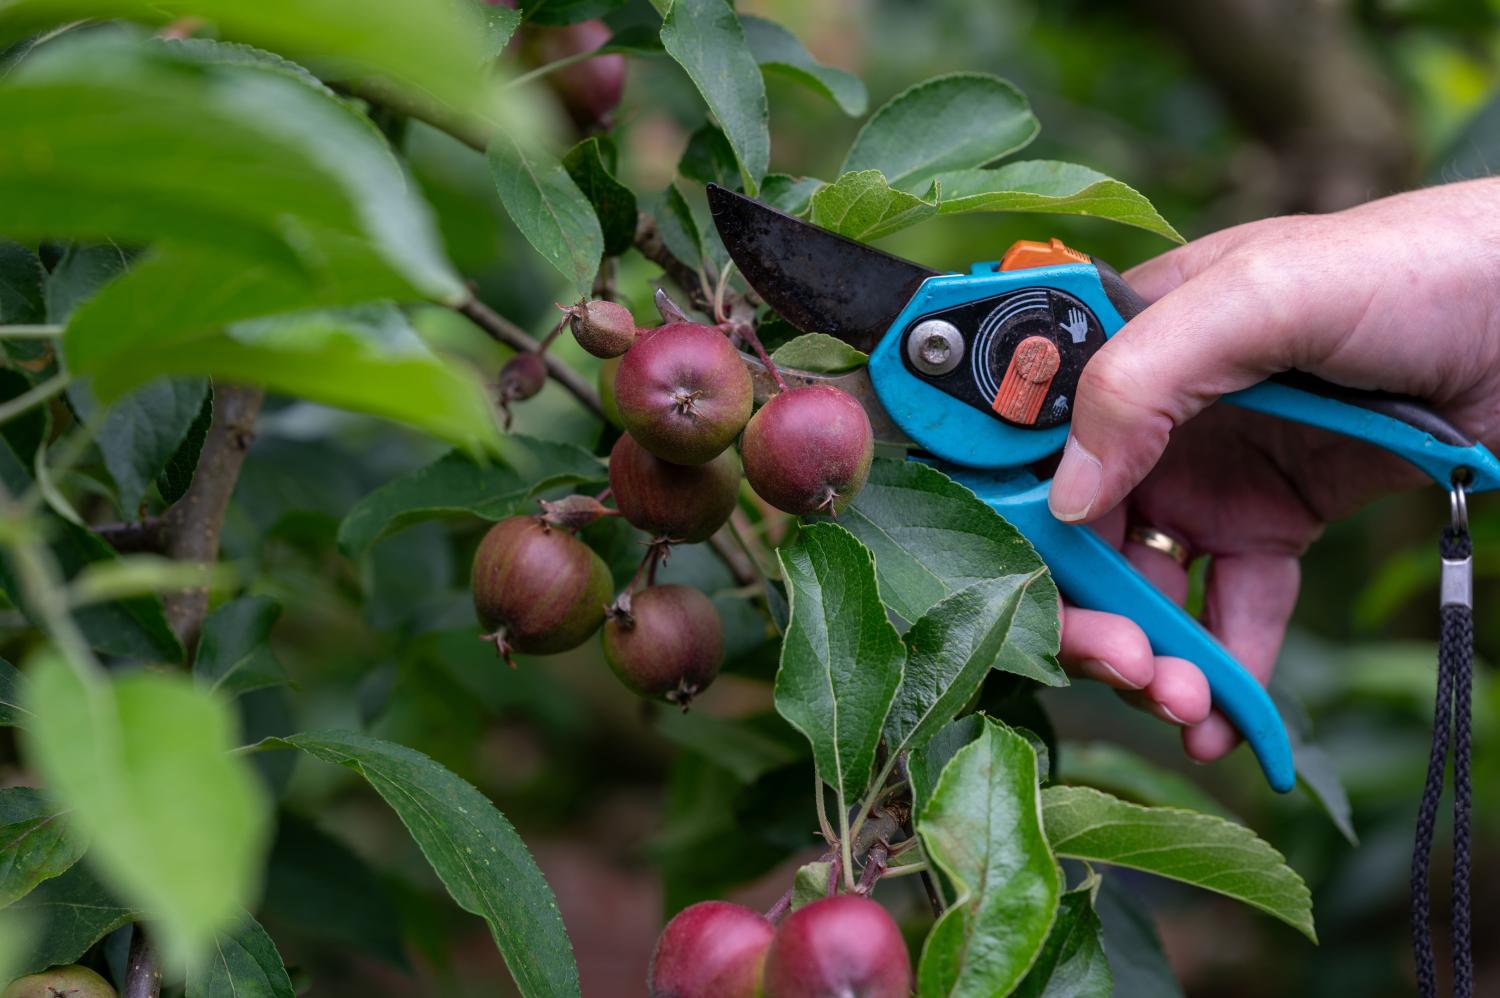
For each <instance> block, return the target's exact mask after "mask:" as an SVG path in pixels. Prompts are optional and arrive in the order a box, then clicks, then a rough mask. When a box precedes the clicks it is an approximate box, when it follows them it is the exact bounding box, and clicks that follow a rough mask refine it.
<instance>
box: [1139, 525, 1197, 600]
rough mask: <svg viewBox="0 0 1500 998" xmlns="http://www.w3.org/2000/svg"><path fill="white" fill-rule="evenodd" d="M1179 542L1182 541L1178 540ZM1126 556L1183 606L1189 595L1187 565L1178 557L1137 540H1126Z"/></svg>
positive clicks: (1168, 596)
mask: <svg viewBox="0 0 1500 998" xmlns="http://www.w3.org/2000/svg"><path fill="white" fill-rule="evenodd" d="M1178 543H1179V544H1180V543H1182V542H1181V541H1178ZM1124 551H1125V557H1126V558H1128V559H1129V560H1130V563H1131V564H1132V565H1134V566H1135V568H1136V571H1138V572H1140V573H1141V574H1142V575H1143V576H1145V577H1146V581H1147V582H1150V583H1151V584H1152V585H1153V586H1155V587H1156V588H1157V589H1160V590H1161V591H1162V593H1163V594H1165V595H1166V596H1167V598H1168V599H1170V600H1172V602H1174V603H1176V604H1177V605H1178V606H1182V605H1183V604H1184V603H1186V602H1187V597H1188V572H1187V567H1186V566H1184V565H1183V564H1182V563H1181V562H1179V561H1178V560H1177V559H1176V558H1173V557H1172V556H1171V555H1169V554H1166V553H1164V552H1161V551H1158V550H1156V549H1155V548H1149V547H1147V546H1146V545H1144V544H1141V543H1138V542H1136V541H1129V540H1128V541H1126V542H1125V548H1124Z"/></svg>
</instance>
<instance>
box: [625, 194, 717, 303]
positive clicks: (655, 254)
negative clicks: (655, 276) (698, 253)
mask: <svg viewBox="0 0 1500 998" xmlns="http://www.w3.org/2000/svg"><path fill="white" fill-rule="evenodd" d="M635 248H636V249H638V250H640V252H641V256H644V257H645V258H646V259H647V260H650V261H651V262H652V263H654V264H656V265H657V266H658V267H660V268H661V269H662V271H663V272H664V273H665V274H666V275H667V278H668V279H669V280H670V281H671V282H672V283H673V284H675V285H677V287H678V288H680V289H681V290H682V293H683V294H685V295H687V296H688V299H689V300H690V301H691V302H692V305H693V307H694V308H696V309H697V310H698V311H700V312H703V313H706V314H709V315H712V314H713V302H711V301H709V298H708V289H707V288H705V287H704V286H703V282H702V281H701V280H700V279H699V277H698V271H697V270H696V269H695V268H693V267H690V266H689V265H688V264H686V263H684V262H683V261H681V260H679V259H677V257H675V256H673V255H672V251H671V250H669V249H667V244H666V243H664V242H662V238H661V232H660V231H659V230H658V229H657V227H656V220H655V219H653V218H652V217H651V216H650V215H648V214H646V213H645V212H644V211H643V212H641V213H640V215H639V216H638V217H637V218H636V223H635Z"/></svg>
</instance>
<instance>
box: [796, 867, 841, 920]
mask: <svg viewBox="0 0 1500 998" xmlns="http://www.w3.org/2000/svg"><path fill="white" fill-rule="evenodd" d="M832 871H833V864H832V863H831V862H829V861H828V860H819V861H817V862H813V863H805V864H803V865H802V866H799V867H798V868H797V873H796V875H795V876H794V877H793V878H792V910H793V911H796V910H797V909H798V908H801V907H802V906H804V905H809V904H812V903H813V902H814V901H818V900H821V899H822V898H825V897H827V896H828V876H829V874H830V873H832Z"/></svg>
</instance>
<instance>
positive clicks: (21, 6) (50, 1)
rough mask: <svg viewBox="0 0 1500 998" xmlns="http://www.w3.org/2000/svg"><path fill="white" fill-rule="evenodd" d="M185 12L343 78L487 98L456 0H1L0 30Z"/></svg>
mask: <svg viewBox="0 0 1500 998" xmlns="http://www.w3.org/2000/svg"><path fill="white" fill-rule="evenodd" d="M186 16H197V17H200V18H202V19H203V20H204V21H207V22H210V23H211V24H212V26H213V30H214V33H215V34H216V35H217V36H219V37H222V38H227V39H233V40H236V41H242V42H249V43H251V44H253V45H259V46H261V47H262V48H266V49H272V50H274V51H277V52H285V53H287V54H288V55H290V56H293V57H294V58H303V59H309V60H315V61H317V62H318V63H319V64H333V65H336V66H338V67H339V69H340V71H341V75H342V76H343V77H345V78H347V77H350V76H365V75H380V76H387V77H390V78H391V79H393V80H395V81H396V82H398V83H400V84H402V85H403V86H405V87H408V88H410V89H411V90H412V91H413V92H419V93H424V94H427V95H429V96H432V97H436V98H438V99H439V100H442V101H444V102H446V103H448V104H451V105H453V106H454V107H457V108H470V109H476V110H477V109H478V108H480V107H481V106H482V102H483V101H484V100H485V98H486V90H485V86H484V73H483V65H482V64H483V61H484V49H483V39H484V37H485V35H484V30H483V27H482V19H481V17H480V16H479V14H478V12H477V11H476V10H474V8H473V7H472V6H471V5H469V4H466V3H459V2H456V0H441V2H438V3H431V4H422V5H420V6H413V5H412V4H408V3H404V2H403V0H371V2H361V0H256V2H255V3H244V2H243V0H170V2H165V3H163V2H157V0H7V2H5V3H0V39H10V40H14V39H17V38H20V37H21V36H23V35H26V34H29V33H30V32H32V31H34V30H36V29H38V28H42V27H46V26H49V25H54V24H62V23H65V22H68V21H75V20H81V19H84V18H130V19H132V20H137V21H144V22H146V23H148V24H166V23H169V22H171V21H174V20H176V19H178V18H181V17H186ZM351 25H357V26H358V30H351Z"/></svg>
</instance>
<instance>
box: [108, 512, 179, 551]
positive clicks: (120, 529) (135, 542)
mask: <svg viewBox="0 0 1500 998" xmlns="http://www.w3.org/2000/svg"><path fill="white" fill-rule="evenodd" d="M89 529H90V530H92V531H93V532H94V533H96V534H98V535H99V536H100V537H102V538H104V539H105V540H106V541H108V542H109V546H110V547H112V548H114V549H115V550H116V551H118V552H120V553H121V554H136V553H138V552H142V551H146V552H160V551H161V550H162V549H163V548H165V547H166V543H167V537H166V533H165V532H164V530H163V524H162V518H161V517H159V516H148V517H146V518H145V519H144V520H139V521H134V522H131V521H126V522H124V523H101V524H99V525H98V526H94V527H90V528H89Z"/></svg>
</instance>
